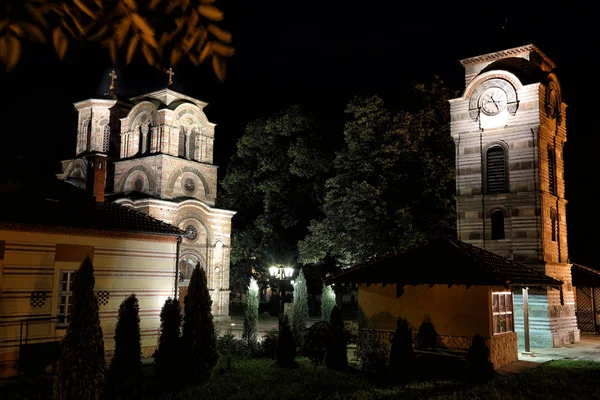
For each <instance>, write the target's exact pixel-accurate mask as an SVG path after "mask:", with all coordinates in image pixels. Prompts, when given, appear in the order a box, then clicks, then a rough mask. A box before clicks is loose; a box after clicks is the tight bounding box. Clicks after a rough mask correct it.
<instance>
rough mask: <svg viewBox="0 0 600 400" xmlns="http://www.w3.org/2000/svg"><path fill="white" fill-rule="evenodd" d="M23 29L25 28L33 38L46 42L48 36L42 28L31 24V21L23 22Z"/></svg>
mask: <svg viewBox="0 0 600 400" xmlns="http://www.w3.org/2000/svg"><path fill="white" fill-rule="evenodd" d="M23 29H25V31H26V32H27V34H28V35H29V36H31V37H32V38H33V39H35V40H37V41H38V42H40V43H46V36H45V35H44V33H43V32H42V30H41V29H40V28H38V27H37V26H35V25H34V24H31V23H29V22H23Z"/></svg>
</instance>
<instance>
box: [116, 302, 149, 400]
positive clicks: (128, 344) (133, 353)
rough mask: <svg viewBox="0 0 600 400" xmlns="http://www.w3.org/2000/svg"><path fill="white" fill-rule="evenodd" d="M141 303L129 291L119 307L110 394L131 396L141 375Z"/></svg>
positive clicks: (119, 396)
mask: <svg viewBox="0 0 600 400" xmlns="http://www.w3.org/2000/svg"><path fill="white" fill-rule="evenodd" d="M140 340H141V335H140V305H139V302H138V299H137V298H136V297H135V294H132V295H131V296H129V297H128V298H126V299H125V300H123V302H122V303H121V306H120V307H119V316H118V319H117V326H116V328H115V353H114V356H113V358H112V362H111V364H110V370H109V376H108V392H109V393H110V396H109V397H110V398H111V399H112V398H121V397H125V398H127V397H130V396H133V395H134V394H135V393H136V392H137V391H138V390H139V385H140V379H141V377H142V362H141V359H140V356H141V343H140Z"/></svg>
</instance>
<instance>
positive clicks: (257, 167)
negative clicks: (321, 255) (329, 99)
mask: <svg viewBox="0 0 600 400" xmlns="http://www.w3.org/2000/svg"><path fill="white" fill-rule="evenodd" d="M324 147H325V145H324V144H323V140H322V138H321V137H320V135H319V133H318V126H317V124H316V122H315V120H314V118H313V117H312V116H311V115H310V114H309V113H308V112H306V111H305V110H304V109H303V107H301V106H291V107H289V108H286V109H284V110H282V111H280V112H277V113H275V114H274V115H271V116H270V117H267V118H261V119H257V120H256V121H253V122H251V123H249V124H248V125H247V127H246V130H245V133H244V135H243V136H242V137H241V138H240V140H239V141H238V144H237V152H236V154H235V155H234V156H233V157H232V159H231V160H230V163H229V165H228V167H227V174H226V176H225V178H224V179H223V181H222V182H221V186H222V190H221V193H220V196H219V206H220V207H224V208H228V209H231V210H235V211H237V214H236V216H235V217H234V221H233V227H234V228H233V229H234V232H233V236H232V246H231V264H232V266H231V284H232V287H233V288H234V289H236V290H238V291H243V290H245V288H246V286H247V285H248V279H249V277H250V275H252V274H253V271H254V275H255V276H256V277H257V278H258V279H260V277H261V276H263V274H264V273H265V272H266V271H267V268H268V267H270V266H272V265H274V264H293V263H295V262H296V256H297V243H298V240H300V239H301V238H303V237H304V235H305V234H306V232H307V231H306V227H307V226H308V224H309V221H310V220H311V219H312V218H315V217H316V216H317V215H318V212H319V205H320V204H321V202H322V198H323V184H324V182H325V179H326V177H327V173H328V170H329V159H328V158H327V152H326V151H325V150H323V148H324Z"/></svg>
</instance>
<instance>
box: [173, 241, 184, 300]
mask: <svg viewBox="0 0 600 400" xmlns="http://www.w3.org/2000/svg"><path fill="white" fill-rule="evenodd" d="M182 237H183V235H178V236H177V248H176V250H175V295H174V296H173V297H174V299H175V300H177V297H178V295H179V250H180V247H181V240H182Z"/></svg>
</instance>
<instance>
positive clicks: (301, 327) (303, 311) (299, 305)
mask: <svg viewBox="0 0 600 400" xmlns="http://www.w3.org/2000/svg"><path fill="white" fill-rule="evenodd" d="M307 295H308V292H307V288H306V280H305V279H304V273H303V272H302V270H300V273H299V274H298V277H297V278H296V283H295V284H294V302H293V303H292V332H293V333H294V340H295V341H296V345H297V346H298V347H299V348H302V346H303V344H304V333H305V332H306V321H308V296H307Z"/></svg>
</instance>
